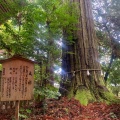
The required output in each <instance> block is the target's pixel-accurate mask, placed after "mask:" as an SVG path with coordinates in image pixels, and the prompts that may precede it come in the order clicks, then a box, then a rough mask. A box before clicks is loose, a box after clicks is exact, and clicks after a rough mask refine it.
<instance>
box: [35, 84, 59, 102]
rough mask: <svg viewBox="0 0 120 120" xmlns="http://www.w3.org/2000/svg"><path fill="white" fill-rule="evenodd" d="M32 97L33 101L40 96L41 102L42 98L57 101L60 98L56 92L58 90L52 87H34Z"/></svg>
mask: <svg viewBox="0 0 120 120" xmlns="http://www.w3.org/2000/svg"><path fill="white" fill-rule="evenodd" d="M34 96H35V99H37V98H38V97H39V96H40V98H41V100H42V99H44V98H55V99H57V98H58V97H59V96H60V93H59V92H58V89H56V88H55V87H53V86H47V87H42V86H41V87H40V86H39V87H35V89H34Z"/></svg>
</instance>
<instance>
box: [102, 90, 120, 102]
mask: <svg viewBox="0 0 120 120" xmlns="http://www.w3.org/2000/svg"><path fill="white" fill-rule="evenodd" d="M100 96H101V98H102V99H103V100H105V102H106V103H108V104H111V103H120V99H119V98H117V97H116V96H115V95H114V94H113V93H111V92H103V91H100Z"/></svg>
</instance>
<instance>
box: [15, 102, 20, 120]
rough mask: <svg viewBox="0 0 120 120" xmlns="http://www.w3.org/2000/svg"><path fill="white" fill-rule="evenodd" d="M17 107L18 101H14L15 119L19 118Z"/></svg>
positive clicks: (18, 105)
mask: <svg viewBox="0 0 120 120" xmlns="http://www.w3.org/2000/svg"><path fill="white" fill-rule="evenodd" d="M19 107H20V101H16V103H15V120H19Z"/></svg>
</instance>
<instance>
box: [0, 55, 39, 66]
mask: <svg viewBox="0 0 120 120" xmlns="http://www.w3.org/2000/svg"><path fill="white" fill-rule="evenodd" d="M13 60H22V61H26V62H30V63H33V64H37V62H35V61H32V60H30V59H27V58H25V57H23V56H21V55H14V56H13V57H11V58H8V59H4V60H0V64H2V63H5V62H9V61H13Z"/></svg>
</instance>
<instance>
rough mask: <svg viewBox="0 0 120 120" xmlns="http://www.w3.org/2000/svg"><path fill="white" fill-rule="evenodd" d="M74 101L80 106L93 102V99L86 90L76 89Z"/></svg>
mask: <svg viewBox="0 0 120 120" xmlns="http://www.w3.org/2000/svg"><path fill="white" fill-rule="evenodd" d="M75 99H76V100H79V101H80V103H81V104H82V105H87V104H88V103H90V102H93V101H95V99H94V97H93V96H92V94H91V92H90V91H89V90H88V89H78V90H77V92H76V95H75Z"/></svg>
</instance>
